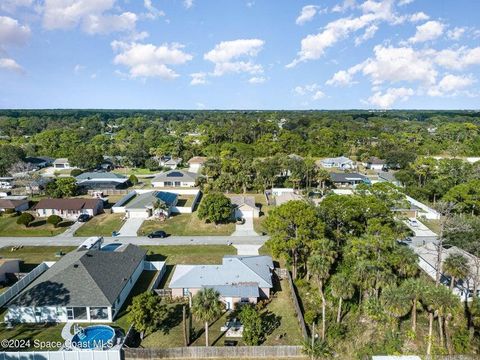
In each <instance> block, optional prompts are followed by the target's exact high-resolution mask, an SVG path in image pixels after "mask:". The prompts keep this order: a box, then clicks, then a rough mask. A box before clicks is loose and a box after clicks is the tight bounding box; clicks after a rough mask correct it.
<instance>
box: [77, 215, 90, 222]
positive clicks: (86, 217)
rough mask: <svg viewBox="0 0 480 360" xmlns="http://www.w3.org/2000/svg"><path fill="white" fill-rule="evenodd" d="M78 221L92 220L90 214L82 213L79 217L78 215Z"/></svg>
mask: <svg viewBox="0 0 480 360" xmlns="http://www.w3.org/2000/svg"><path fill="white" fill-rule="evenodd" d="M77 220H78V222H87V221H88V220H90V215H88V214H81V215H80V216H79V217H78V219H77Z"/></svg>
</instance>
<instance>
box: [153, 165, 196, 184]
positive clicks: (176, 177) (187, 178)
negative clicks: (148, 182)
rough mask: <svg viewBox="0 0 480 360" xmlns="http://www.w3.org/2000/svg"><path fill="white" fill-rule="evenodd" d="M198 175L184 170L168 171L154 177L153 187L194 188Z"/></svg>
mask: <svg viewBox="0 0 480 360" xmlns="http://www.w3.org/2000/svg"><path fill="white" fill-rule="evenodd" d="M199 176H200V175H199V174H197V173H192V172H189V171H185V170H178V169H176V170H169V171H165V172H162V173H160V174H158V175H157V176H155V178H154V179H153V180H152V186H153V187H194V186H195V185H196V183H197V179H198V177H199Z"/></svg>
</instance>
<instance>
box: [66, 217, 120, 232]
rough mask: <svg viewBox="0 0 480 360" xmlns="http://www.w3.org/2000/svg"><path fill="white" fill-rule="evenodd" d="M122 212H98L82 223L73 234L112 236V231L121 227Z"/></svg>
mask: <svg viewBox="0 0 480 360" xmlns="http://www.w3.org/2000/svg"><path fill="white" fill-rule="evenodd" d="M123 217H124V214H100V215H97V216H94V217H93V218H92V219H90V220H89V221H87V222H86V223H85V224H83V225H82V226H81V227H80V228H79V229H78V230H77V231H75V236H112V231H118V230H120V228H121V227H122V225H123V223H124V221H122V218H123Z"/></svg>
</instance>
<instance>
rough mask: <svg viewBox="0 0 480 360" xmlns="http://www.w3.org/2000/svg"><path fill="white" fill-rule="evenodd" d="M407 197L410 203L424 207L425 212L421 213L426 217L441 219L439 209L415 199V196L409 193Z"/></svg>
mask: <svg viewBox="0 0 480 360" xmlns="http://www.w3.org/2000/svg"><path fill="white" fill-rule="evenodd" d="M405 197H406V198H407V201H408V202H409V203H410V204H412V205H415V206H416V207H418V208H420V209H422V210H423V213H422V214H421V215H423V216H425V218H427V219H428V220H439V219H440V213H439V212H438V211H436V210H434V209H432V208H431V207H428V206H427V205H425V204H424V203H421V202H420V201H418V200H415V199H414V198H412V197H410V196H408V195H405Z"/></svg>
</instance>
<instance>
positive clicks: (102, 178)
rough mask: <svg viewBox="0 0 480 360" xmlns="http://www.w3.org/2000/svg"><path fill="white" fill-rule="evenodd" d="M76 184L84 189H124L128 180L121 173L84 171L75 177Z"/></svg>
mask: <svg viewBox="0 0 480 360" xmlns="http://www.w3.org/2000/svg"><path fill="white" fill-rule="evenodd" d="M75 179H76V180H77V185H78V186H79V187H80V188H82V189H85V190H107V189H126V188H127V187H128V186H129V185H130V182H129V180H128V178H127V177H126V176H124V175H121V174H116V173H112V172H104V171H98V172H85V173H83V174H80V175H78V176H77V177H76V178H75Z"/></svg>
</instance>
